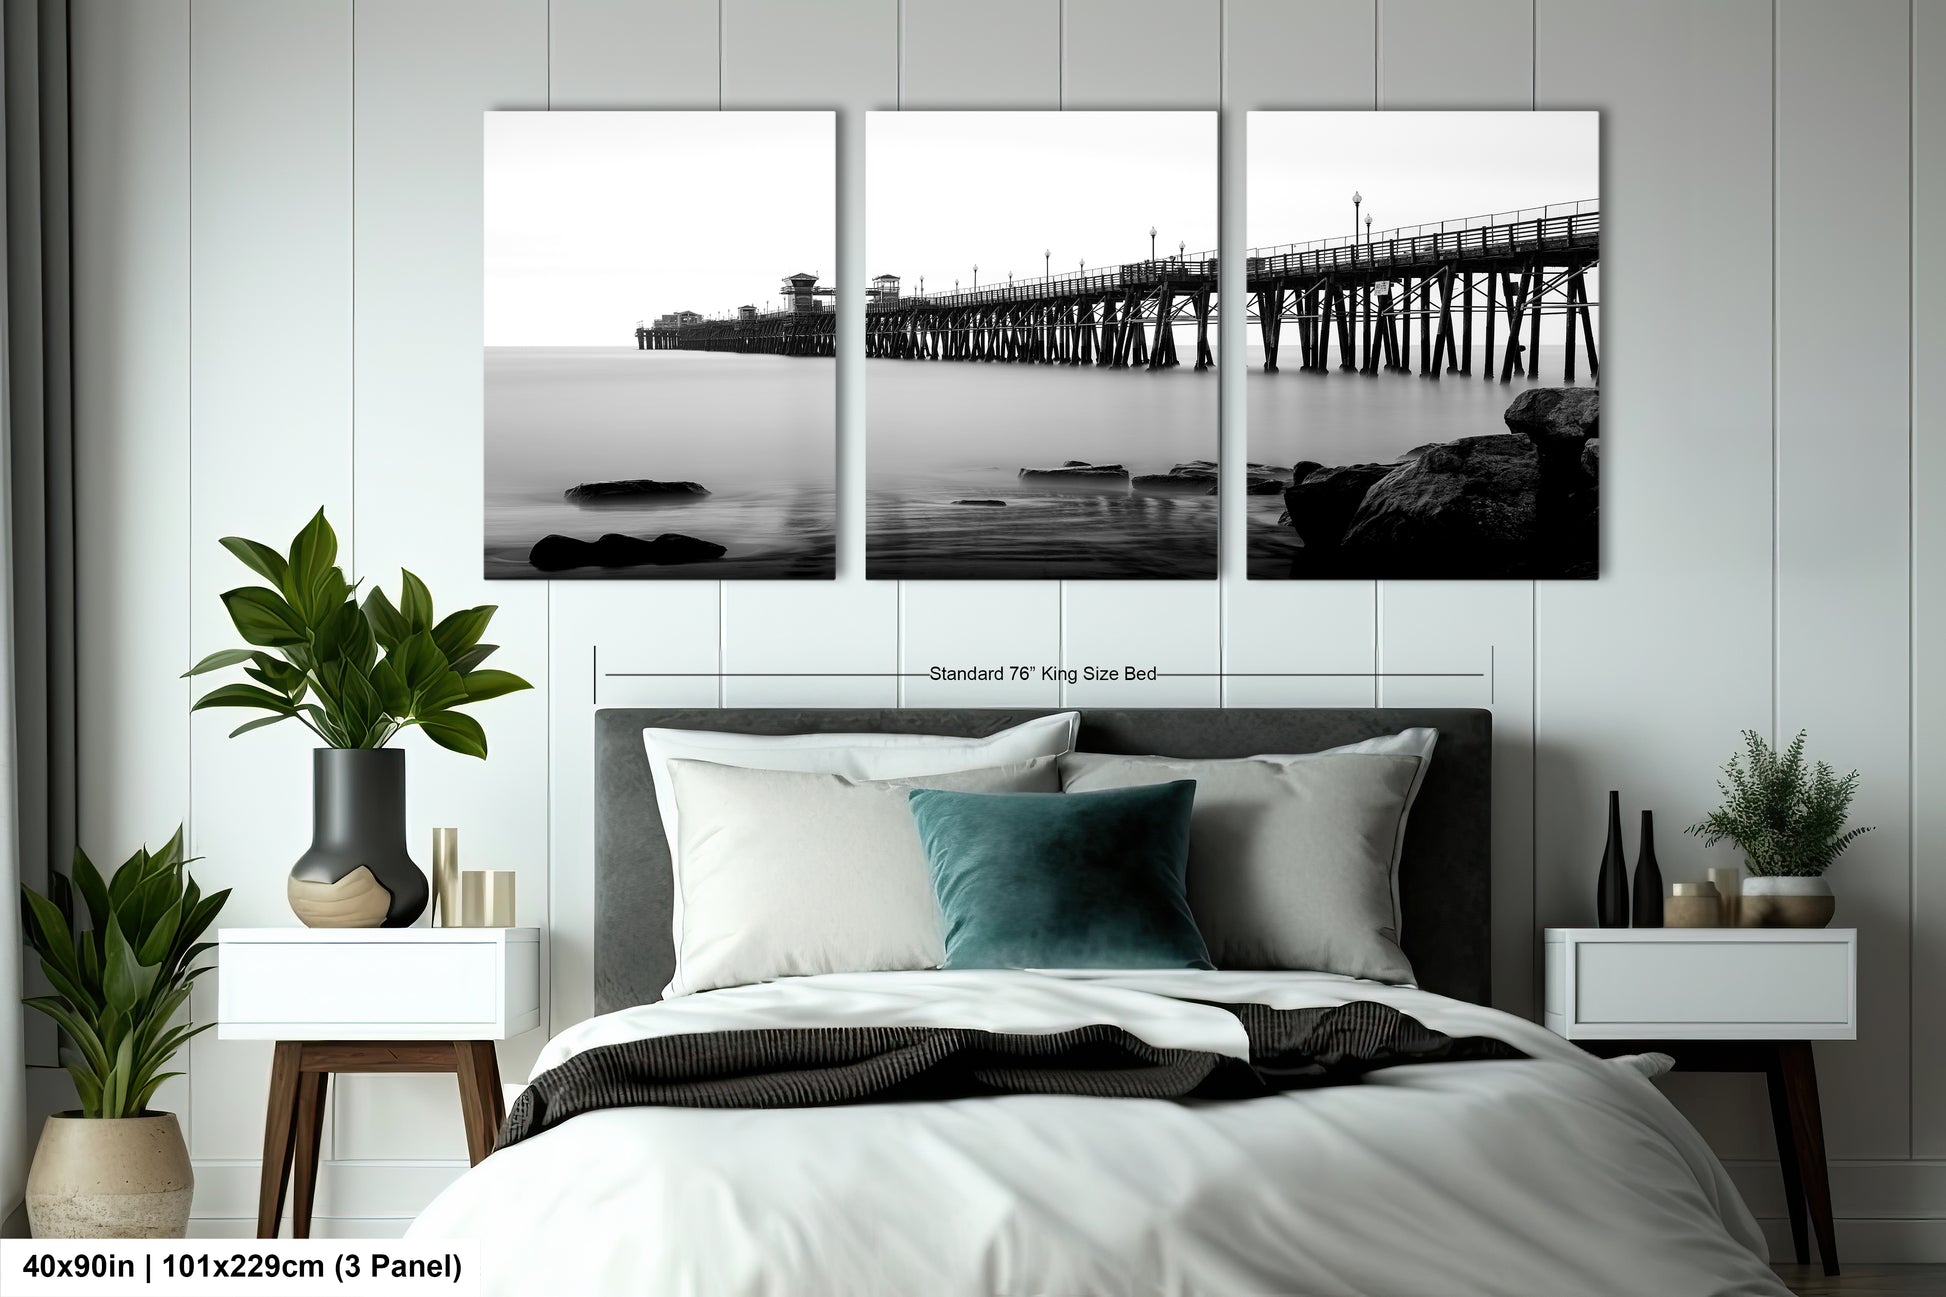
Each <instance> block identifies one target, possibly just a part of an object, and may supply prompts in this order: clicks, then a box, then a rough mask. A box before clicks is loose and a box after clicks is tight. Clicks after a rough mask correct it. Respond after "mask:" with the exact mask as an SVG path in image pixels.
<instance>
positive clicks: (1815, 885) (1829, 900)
mask: <svg viewBox="0 0 1946 1297" xmlns="http://www.w3.org/2000/svg"><path fill="white" fill-rule="evenodd" d="M1837 911H1838V899H1837V898H1836V897H1835V896H1833V895H1832V894H1831V884H1830V883H1828V882H1826V881H1825V880H1824V879H1823V878H1805V877H1776V878H1772V877H1766V876H1764V875H1761V874H1753V875H1752V876H1750V877H1748V878H1746V879H1744V880H1743V891H1742V893H1741V895H1740V897H1739V898H1738V901H1737V926H1738V927H1740V928H1822V927H1824V926H1825V925H1826V924H1828V923H1830V922H1831V916H1832V915H1834V914H1836V913H1837Z"/></svg>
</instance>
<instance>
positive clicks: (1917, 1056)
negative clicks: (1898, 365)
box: [1910, 0, 1946, 1158]
mask: <svg viewBox="0 0 1946 1297" xmlns="http://www.w3.org/2000/svg"><path fill="white" fill-rule="evenodd" d="M1912 17H1913V32H1912V37H1913V46H1912V66H1913V78H1912V127H1913V140H1912V166H1913V174H1912V219H1913V228H1914V230H1915V231H1918V230H1937V229H1939V228H1940V223H1941V222H1942V221H1946V2H1942V0H1915V3H1914V5H1913V15H1912ZM1912 254H1913V265H1912V329H1913V333H1912V353H1913V354H1914V355H1915V356H1934V355H1938V354H1939V353H1940V352H1941V351H1942V350H1946V309H1943V308H1942V305H1941V304H1942V303H1943V302H1946V250H1942V249H1941V247H1940V245H1939V241H1938V240H1937V239H1920V238H1915V239H1914V240H1913V241H1912ZM1938 372H1939V371H1938V369H1937V368H1936V367H1934V366H1930V365H1920V366H1917V367H1915V369H1914V372H1913V375H1912V434H1913V435H1912V498H1913V499H1914V500H1915V501H1936V500H1942V499H1946V444H1942V442H1941V440H1940V437H1939V429H1940V428H1942V427H1946V387H1942V384H1941V381H1940V379H1939V377H1938ZM1912 533H1913V534H1912V561H1913V601H1912V615H1913V619H1914V622H1913V653H1914V656H1915V665H1916V666H1917V668H1918V669H1917V670H1915V671H1914V672H1913V673H1912V683H1913V690H1914V694H1913V700H1912V733H1913V769H1912V781H1913V789H1914V796H1913V799H1912V809H1913V822H1912V832H1913V851H1912V862H1913V868H1914V870H1915V871H1916V875H1917V876H1916V877H1915V878H1914V880H1913V889H1912V904H1913V914H1912V920H1913V930H1912V984H1913V985H1914V986H1915V987H1940V986H1946V799H1942V798H1941V797H1940V796H1939V795H1938V790H1939V788H1940V787H1941V783H1940V780H1941V778H1942V775H1943V774H1946V679H1943V678H1942V677H1941V676H1940V675H1939V674H1938V673H1937V672H1935V671H1931V670H1928V669H1927V667H1928V666H1929V665H1931V664H1933V663H1936V662H1939V661H1941V660H1942V658H1941V654H1942V650H1946V516H1942V514H1941V511H1940V510H1939V509H1938V508H1937V507H1915V508H1914V509H1913V511H1912ZM1911 1009H1912V1016H1911V1023H1910V1030H1911V1033H1912V1093H1913V1098H1914V1100H1915V1102H1914V1104H1913V1111H1912V1123H1913V1125H1912V1153H1913V1156H1914V1157H1930V1158H1946V1021H1943V1020H1942V1014H1941V1011H1940V1009H1939V1007H1938V997H1937V996H1936V995H1919V996H1916V997H1914V999H1913V1003H1912V1006H1911Z"/></svg>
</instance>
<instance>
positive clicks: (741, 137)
mask: <svg viewBox="0 0 1946 1297" xmlns="http://www.w3.org/2000/svg"><path fill="white" fill-rule="evenodd" d="M836 164H837V156H836V123H835V118H834V115H833V114H832V113H829V112H736V113H716V112H573V113H546V112H496V113H488V114H486V195H485V201H486V211H485V221H486V230H485V233H486V285H485V287H486V304H485V305H486V321H485V341H486V501H485V508H486V520H485V537H486V575H487V576H489V577H528V578H534V577H541V578H575V577H594V578H603V577H607V578H614V577H623V578H652V579H668V578H678V579H681V578H704V579H710V580H717V579H723V578H829V577H831V576H832V575H833V574H834V570H835V560H836V506H835V499H836V476H837V464H836V458H837V364H836V361H835V359H834V357H835V355H836V345H835V344H836V328H835V325H836V320H837V315H836V312H835V304H836V290H835V288H834V287H832V285H834V284H835V282H836V273H835V272H836V261H837V233H836V221H837V201H836V192H837V178H836Z"/></svg>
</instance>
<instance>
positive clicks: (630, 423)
mask: <svg viewBox="0 0 1946 1297" xmlns="http://www.w3.org/2000/svg"><path fill="white" fill-rule="evenodd" d="M836 400H837V368H836V366H834V365H833V364H832V363H831V361H829V360H820V359H816V358H813V357H799V356H737V355H718V354H715V353H712V352H691V351H637V350H635V349H634V348H632V347H489V348H487V350H486V574H487V575H488V576H490V577H495V576H503V577H538V576H542V575H553V576H555V577H557V578H559V577H604V576H607V577H612V576H615V575H617V573H615V572H607V571H603V570H602V569H599V568H582V569H577V570H575V571H571V572H560V573H552V574H543V573H540V572H537V571H536V570H535V569H534V568H532V567H531V566H529V564H528V563H527V551H528V550H529V549H530V548H531V547H532V546H533V544H534V542H535V541H537V540H539V539H540V538H541V537H542V536H545V535H547V534H549V533H550V532H558V533H560V534H561V535H564V536H573V537H576V538H577V539H581V540H593V539H594V538H596V537H597V536H600V535H602V534H604V533H606V532H622V533H624V534H627V535H637V536H655V535H658V534H660V533H662V532H680V533H682V534H684V535H687V536H696V537H699V538H701V539H703V540H707V541H713V542H715V543H716V544H718V545H723V546H726V547H727V548H728V551H729V552H728V553H726V554H725V555H724V556H723V557H722V558H720V559H717V560H715V561H713V562H707V563H692V564H684V565H681V566H672V567H657V568H650V569H646V570H645V571H646V572H647V573H649V574H652V575H654V576H656V577H659V578H670V577H675V578H683V577H694V578H705V579H710V580H714V579H716V578H718V577H725V576H748V577H785V576H829V575H831V571H832V565H833V562H834V557H835V553H836V521H835V519H836V511H835V501H836V489H835V482H836V475H837V433H836V428H837V405H836ZM637 477H647V478H655V479H658V480H661V481H690V482H699V483H701V484H702V485H703V486H706V487H708V488H709V490H710V492H711V494H709V495H708V496H704V497H700V498H697V499H693V500H679V501H675V502H671V503H666V504H649V505H639V504H637V505H619V504H598V505H581V504H570V503H569V502H568V501H566V500H565V499H563V498H562V493H563V492H565V491H566V490H567V489H568V488H569V487H571V486H575V485H577V484H578V483H582V482H596V481H612V480H615V479H618V478H637Z"/></svg>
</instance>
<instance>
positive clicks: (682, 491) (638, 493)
mask: <svg viewBox="0 0 1946 1297" xmlns="http://www.w3.org/2000/svg"><path fill="white" fill-rule="evenodd" d="M708 494H709V491H708V489H707V488H705V487H702V486H699V485H698V484H696V483H695V482H658V481H655V480H654V479H653V478H647V477H631V478H627V479H624V480H622V481H618V482H583V483H582V484H581V485H580V486H571V487H569V488H568V489H567V492H566V495H567V498H568V499H569V500H572V501H574V502H575V503H577V504H586V503H588V502H590V501H595V500H609V501H616V502H622V503H636V502H640V501H643V500H662V499H680V498H683V497H685V496H699V495H708Z"/></svg>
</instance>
